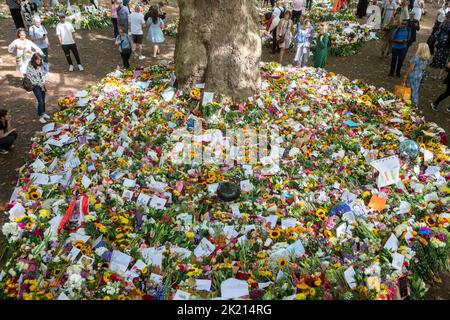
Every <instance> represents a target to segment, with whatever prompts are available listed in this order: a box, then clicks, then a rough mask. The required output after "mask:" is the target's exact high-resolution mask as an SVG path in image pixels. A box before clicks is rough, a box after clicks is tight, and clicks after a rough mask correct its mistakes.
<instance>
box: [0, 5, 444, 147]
mask: <svg viewBox="0 0 450 320" xmlns="http://www.w3.org/2000/svg"><path fill="white" fill-rule="evenodd" d="M261 2H262V3H261V4H262V5H263V6H266V7H267V6H269V5H270V6H272V10H271V14H270V16H269V17H268V19H267V20H268V23H267V26H266V30H267V31H268V32H269V33H270V34H271V35H272V54H279V56H278V62H279V63H283V60H284V59H285V56H286V50H288V49H289V48H290V47H291V45H292V44H293V42H294V44H296V46H295V55H294V59H293V61H292V63H293V64H295V65H298V66H306V65H307V64H308V62H309V59H310V57H311V56H312V57H313V60H314V61H313V64H312V65H313V66H314V67H316V68H325V67H326V63H327V57H328V51H329V50H328V49H329V46H330V34H329V33H328V25H327V23H322V24H321V25H320V28H319V29H318V30H317V31H315V30H314V28H313V27H312V25H311V22H310V21H309V19H308V18H307V15H306V14H305V13H307V12H309V11H310V10H311V8H312V0H293V1H289V2H288V1H285V0H270V3H269V1H265V0H263V1H261ZM7 3H8V5H9V8H10V10H11V15H12V18H13V20H14V24H15V26H16V28H17V39H15V40H14V41H13V42H12V43H11V44H10V45H9V46H8V51H9V52H10V53H15V55H16V68H17V71H18V72H20V73H21V74H23V75H24V77H26V78H27V79H28V80H29V82H31V84H32V90H30V92H33V93H34V95H35V96H36V100H37V103H38V108H37V109H38V111H37V113H38V120H39V122H40V123H43V124H44V123H46V122H47V120H48V119H49V116H48V115H47V114H46V111H45V96H46V92H47V88H46V83H47V79H48V75H49V70H50V68H49V62H48V48H49V45H50V44H49V40H48V31H47V29H46V28H45V27H44V26H43V25H42V23H41V19H40V17H39V16H38V15H37V14H36V12H37V7H38V6H39V0H22V1H20V0H7ZM143 4H149V3H148V1H144V2H143V3H141V4H137V5H135V6H134V7H133V8H130V5H129V0H112V1H111V21H112V25H113V40H114V44H115V45H116V46H117V48H118V51H119V53H120V55H121V58H122V62H123V67H124V68H130V59H131V58H132V57H133V56H134V57H135V58H136V59H139V60H143V59H145V58H146V57H145V56H144V55H143V45H144V39H146V40H147V41H148V42H149V43H151V44H152V45H153V57H157V56H158V54H160V44H161V43H163V42H164V41H165V39H164V34H163V31H162V30H163V29H164V20H165V19H166V13H165V12H164V3H163V2H159V3H158V4H157V5H151V6H150V7H149V9H148V11H147V12H145V13H144V10H143ZM347 6H348V1H345V0H336V1H335V2H334V5H333V10H339V9H341V8H346V7H347ZM440 6H441V7H440V8H439V11H438V14H437V17H436V21H435V23H434V26H433V29H432V32H431V34H430V37H429V39H428V41H427V43H419V44H418V45H417V50H416V52H415V53H414V54H413V55H412V58H411V60H410V63H409V65H408V67H407V68H406V70H404V72H403V75H402V68H403V64H404V60H405V58H406V56H407V53H408V51H409V49H410V48H411V46H413V45H414V43H415V42H416V38H417V36H416V33H417V31H419V30H420V21H421V19H422V15H423V13H424V3H423V1H422V0H410V1H408V0H403V1H401V0H383V1H382V2H380V1H376V0H374V1H373V2H372V3H370V4H369V1H368V0H359V2H358V5H357V8H356V12H355V13H356V16H357V17H358V18H361V19H363V18H364V17H367V18H366V21H365V22H366V24H367V25H369V26H372V27H373V28H374V29H379V30H380V34H381V41H380V42H381V47H380V49H381V50H380V58H381V59H385V58H387V57H388V56H389V55H390V56H391V63H390V69H389V73H388V76H390V77H393V76H394V75H395V76H397V77H399V78H401V79H402V82H403V84H404V85H406V86H408V87H409V88H411V100H412V104H413V105H414V106H416V107H418V106H419V91H420V85H421V83H422V82H423V81H424V79H425V76H429V77H431V78H434V79H438V80H443V79H444V78H445V81H444V83H445V84H446V85H447V89H446V91H445V92H444V93H443V94H442V95H440V96H439V97H438V98H437V99H436V100H435V101H434V102H433V103H432V104H431V108H432V109H433V110H438V106H439V104H440V103H441V102H442V101H443V100H444V99H445V98H447V97H448V96H450V77H449V76H448V74H447V77H444V72H445V71H447V72H448V71H450V64H449V61H448V60H449V59H448V58H449V52H450V36H449V35H450V34H449V32H450V2H449V3H441V5H440ZM56 35H57V39H58V41H59V44H60V46H61V48H62V51H63V52H64V55H65V57H66V60H67V63H68V66H69V71H70V72H72V71H74V70H75V64H74V62H73V60H72V56H71V55H73V57H74V58H75V62H76V67H77V68H78V70H79V71H83V70H84V67H83V65H82V64H81V58H80V54H79V52H78V48H77V44H76V41H75V39H76V36H75V29H74V27H73V25H72V24H71V23H70V22H69V21H66V17H65V14H64V13H59V23H58V25H57V26H56ZM447 111H449V112H450V108H447ZM8 117H9V118H8ZM10 122H11V120H10V115H9V114H8V113H7V112H6V113H5V111H4V110H0V131H3V132H0V153H5V152H7V151H8V150H9V149H10V148H11V147H12V146H13V142H14V140H15V139H16V138H17V133H16V132H15V130H13V129H11V128H10Z"/></svg>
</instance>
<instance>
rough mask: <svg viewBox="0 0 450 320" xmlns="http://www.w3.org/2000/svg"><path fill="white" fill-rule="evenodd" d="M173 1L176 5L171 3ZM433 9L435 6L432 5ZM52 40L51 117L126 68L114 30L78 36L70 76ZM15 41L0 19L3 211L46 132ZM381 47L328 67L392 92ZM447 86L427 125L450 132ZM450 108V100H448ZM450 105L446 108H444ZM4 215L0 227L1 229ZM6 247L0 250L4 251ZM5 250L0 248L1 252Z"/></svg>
mask: <svg viewBox="0 0 450 320" xmlns="http://www.w3.org/2000/svg"><path fill="white" fill-rule="evenodd" d="M171 2H172V3H174V1H173V0H172V1H171ZM429 6H430V5H429ZM0 9H3V10H5V5H3V4H2V5H0ZM166 11H167V12H168V20H169V21H170V20H172V19H173V18H174V17H175V16H176V15H177V9H176V8H174V7H169V8H167V10H166ZM435 16H436V10H435V9H433V8H430V9H429V10H428V14H427V15H425V16H424V19H423V21H422V27H421V30H420V31H419V33H418V35H417V41H418V42H422V41H426V39H427V37H428V35H429V33H430V31H431V26H432V24H433V22H434V18H435ZM49 32H50V34H49V40H50V51H49V61H50V72H51V76H50V82H49V85H48V94H47V112H48V113H49V114H52V113H54V112H56V111H57V110H58V106H57V101H58V99H59V98H60V97H63V96H66V95H69V94H70V93H73V92H76V91H78V90H82V89H84V88H86V87H87V86H89V85H90V84H93V83H95V82H96V81H98V80H99V79H100V78H102V77H103V76H105V75H106V74H107V73H109V72H111V71H112V70H113V69H114V68H115V67H116V66H117V65H119V64H121V59H120V55H119V53H118V51H117V49H116V47H115V46H114V43H113V40H112V29H111V30H110V29H101V30H95V31H85V30H81V31H79V32H77V40H76V41H77V45H78V50H79V52H80V56H81V60H82V64H83V66H84V67H85V71H84V72H79V71H75V72H70V73H69V71H68V66H67V63H66V61H65V57H64V54H63V52H62V49H61V48H60V47H59V46H58V45H57V39H56V35H55V31H54V30H49ZM14 39H15V29H14V26H13V22H12V19H7V20H2V21H0V57H1V58H2V59H3V65H0V88H1V90H0V108H5V109H8V110H10V111H11V113H12V116H13V126H14V127H16V128H17V131H18V132H19V134H20V137H19V139H18V140H17V143H16V148H15V149H14V150H12V151H11V152H10V153H9V154H8V155H6V156H3V155H2V156H0V210H1V208H2V206H4V205H6V203H7V202H8V201H9V198H10V196H11V192H12V190H13V188H14V186H15V185H16V183H17V171H18V168H19V167H20V166H22V165H23V163H24V155H26V154H27V153H28V151H29V149H30V146H31V142H30V139H31V137H33V136H34V134H35V132H36V131H38V130H40V128H42V125H41V124H40V123H39V122H38V121H37V111H36V109H37V107H36V99H35V97H34V95H33V94H32V93H31V94H28V93H26V92H25V91H24V90H23V89H21V88H20V87H19V86H20V80H21V77H20V75H19V73H18V72H16V70H15V59H14V57H13V56H12V55H10V54H8V52H7V46H8V44H9V43H10V42H12V41H13V40H14ZM166 40H167V41H166V43H165V44H164V45H163V46H162V48H161V52H162V56H161V57H160V58H159V59H153V58H152V57H151V56H152V47H151V45H150V44H149V43H147V42H145V45H144V55H145V56H146V57H147V58H146V59H145V60H135V59H134V60H132V61H131V64H132V65H135V66H137V65H141V64H144V65H150V64H155V63H157V62H158V61H159V60H162V59H171V58H172V57H173V51H174V48H175V39H174V38H171V37H167V39H166ZM378 46H379V44H378V43H377V42H371V43H369V44H368V45H366V46H365V47H364V48H363V49H362V50H361V52H360V53H358V54H356V55H354V56H351V57H345V58H343V57H329V60H328V65H327V68H328V69H329V70H330V71H333V72H336V73H341V74H344V75H345V76H347V77H349V78H350V79H358V78H359V79H362V80H364V81H366V82H368V83H371V84H374V85H375V86H378V87H385V88H387V89H389V90H393V87H394V85H395V84H398V83H399V82H400V80H399V79H398V78H389V77H387V73H388V71H389V70H388V69H389V63H390V60H389V59H387V60H381V59H379V58H378V54H379V49H378ZM416 47H417V45H415V46H414V47H413V48H411V49H410V50H409V53H408V58H407V59H408V60H409V59H410V57H411V54H412V53H414V52H415V49H416ZM275 58H276V57H275V56H273V55H271V54H270V53H269V50H268V49H266V48H263V60H264V61H272V60H274V59H275ZM285 61H286V62H291V61H293V54H292V53H291V54H288V55H287V57H286V60H285ZM443 90H444V85H443V84H442V83H441V82H439V81H435V80H427V81H426V82H425V83H424V84H423V87H422V89H421V105H422V109H423V111H424V115H425V117H426V118H427V120H428V121H433V122H436V123H438V124H439V125H440V126H441V127H443V128H444V129H445V130H446V131H447V132H449V128H450V114H449V113H445V112H444V111H442V112H439V113H434V112H431V111H430V109H429V107H428V106H429V103H430V102H431V101H433V100H434V99H435V98H436V97H437V96H438V95H439V94H440V93H441V92H442V91H443ZM447 105H450V101H448V102H447ZM444 106H446V105H445V104H442V109H443V107H444ZM1 218H2V217H0V225H1ZM0 249H1V248H0ZM0 251H1V250H0ZM449 293H450V276H449V274H445V275H443V284H442V285H439V286H435V287H433V288H432V289H431V290H430V293H429V295H427V298H429V299H450V295H449Z"/></svg>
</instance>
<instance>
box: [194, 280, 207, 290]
mask: <svg viewBox="0 0 450 320" xmlns="http://www.w3.org/2000/svg"><path fill="white" fill-rule="evenodd" d="M195 288H196V289H197V290H203V291H211V280H207V279H196V280H195Z"/></svg>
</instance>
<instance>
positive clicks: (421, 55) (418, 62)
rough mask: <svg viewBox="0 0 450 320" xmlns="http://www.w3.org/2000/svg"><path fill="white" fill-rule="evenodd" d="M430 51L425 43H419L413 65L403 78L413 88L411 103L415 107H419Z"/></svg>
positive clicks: (411, 64)
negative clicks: (420, 91) (421, 86)
mask: <svg viewBox="0 0 450 320" xmlns="http://www.w3.org/2000/svg"><path fill="white" fill-rule="evenodd" d="M430 56H431V55H430V49H428V45H427V44H426V43H424V42H421V43H419V46H418V48H417V52H416V54H415V55H414V57H413V58H412V59H411V63H410V65H409V66H408V68H407V69H406V72H405V75H404V77H403V83H404V84H405V83H406V86H407V87H409V88H411V102H412V104H413V106H414V107H418V106H419V89H420V82H421V81H422V77H423V71H424V70H425V67H426V66H427V64H428V61H429V60H430Z"/></svg>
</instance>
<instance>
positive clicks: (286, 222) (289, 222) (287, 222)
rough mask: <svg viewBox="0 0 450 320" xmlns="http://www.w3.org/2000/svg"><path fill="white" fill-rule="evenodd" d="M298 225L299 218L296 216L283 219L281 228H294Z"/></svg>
mask: <svg viewBox="0 0 450 320" xmlns="http://www.w3.org/2000/svg"><path fill="white" fill-rule="evenodd" d="M296 225H297V219H295V218H283V219H281V229H288V228H294V227H295V226H296Z"/></svg>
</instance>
